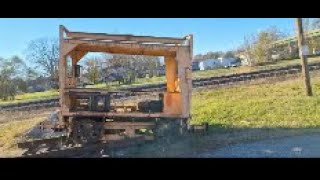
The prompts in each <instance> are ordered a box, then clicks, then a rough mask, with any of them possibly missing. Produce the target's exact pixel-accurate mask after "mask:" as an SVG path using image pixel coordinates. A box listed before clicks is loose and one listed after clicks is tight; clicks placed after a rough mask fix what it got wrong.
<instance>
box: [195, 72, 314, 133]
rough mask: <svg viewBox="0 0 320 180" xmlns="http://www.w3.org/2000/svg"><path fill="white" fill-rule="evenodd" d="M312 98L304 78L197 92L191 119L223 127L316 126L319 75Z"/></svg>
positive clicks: (197, 122)
mask: <svg viewBox="0 0 320 180" xmlns="http://www.w3.org/2000/svg"><path fill="white" fill-rule="evenodd" d="M312 84H313V91H314V96H313V97H307V96H306V95H305V92H304V89H303V88H304V84H303V81H302V80H301V79H295V80H288V81H284V82H278V83H276V84H261V85H251V86H241V87H234V88H228V89H220V90H208V91H202V92H194V94H193V97H192V117H193V119H192V121H193V123H194V124H199V123H204V122H207V123H209V124H210V125H213V126H217V127H224V128H315V127H319V125H320V109H318V108H319V107H320V77H319V74H317V75H313V76H312Z"/></svg>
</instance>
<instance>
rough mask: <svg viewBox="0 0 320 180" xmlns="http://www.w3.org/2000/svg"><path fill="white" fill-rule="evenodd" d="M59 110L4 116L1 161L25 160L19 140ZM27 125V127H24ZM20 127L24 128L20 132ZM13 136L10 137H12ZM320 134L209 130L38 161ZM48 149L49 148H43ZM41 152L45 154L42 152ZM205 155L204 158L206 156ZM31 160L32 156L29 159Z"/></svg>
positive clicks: (206, 148) (146, 154) (176, 151)
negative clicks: (5, 159) (18, 158)
mask: <svg viewBox="0 0 320 180" xmlns="http://www.w3.org/2000/svg"><path fill="white" fill-rule="evenodd" d="M54 110H55V108H44V109H39V110H32V111H18V112H10V113H9V112H1V114H0V132H2V134H1V133H0V157H21V156H24V153H25V152H26V149H21V148H18V147H17V145H16V142H17V140H19V139H21V138H22V137H23V135H24V134H25V133H26V132H28V131H29V130H30V129H32V128H33V127H34V126H36V125H37V123H38V122H41V121H44V120H45V119H46V118H47V117H48V116H49V114H50V113H52V112H53V111H54ZM23 123H24V124H23ZM20 126H23V127H21V128H20ZM8 132H10V133H8ZM310 134H320V129H254V128H246V129H234V128H221V127H209V131H208V132H206V133H187V134H186V135H184V136H180V137H179V136H170V135H168V136H164V137H162V138H158V139H157V140H155V141H152V142H139V143H129V144H128V143H127V144H126V143H123V145H120V146H118V145H114V144H102V145H90V146H83V147H72V148H70V147H67V146H63V147H62V150H59V151H57V150H55V151H52V152H49V153H45V154H41V155H37V156H35V157H74V158H78V157H89V158H90V157H94V158H96V157H100V158H101V157H102V158H103V157H107V158H109V157H115V158H117V157H129V158H135V157H139V158H165V157H170V158H198V157H212V156H210V155H207V156H205V154H206V153H208V152H215V151H217V150H219V149H221V148H223V147H230V146H232V145H236V144H239V143H248V142H258V141H260V140H277V139H281V138H285V137H292V136H300V135H310ZM42 149H45V148H42ZM39 151H42V150H41V149H40V150H39ZM202 155H203V156H202ZM27 157H28V156H27Z"/></svg>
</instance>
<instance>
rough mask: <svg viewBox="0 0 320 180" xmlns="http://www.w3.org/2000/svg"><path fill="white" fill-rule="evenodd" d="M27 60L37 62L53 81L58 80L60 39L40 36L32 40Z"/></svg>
mask: <svg viewBox="0 0 320 180" xmlns="http://www.w3.org/2000/svg"><path fill="white" fill-rule="evenodd" d="M27 60H28V61H30V62H33V63H36V64H37V65H38V67H40V68H41V70H43V72H44V74H45V75H46V76H48V77H50V78H51V81H53V82H55V81H57V78H56V77H57V72H58V62H59V42H58V39H57V38H53V39H50V38H40V39H36V40H33V41H31V42H30V44H29V45H28V48H27ZM53 82H52V83H53Z"/></svg>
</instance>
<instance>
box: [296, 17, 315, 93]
mask: <svg viewBox="0 0 320 180" xmlns="http://www.w3.org/2000/svg"><path fill="white" fill-rule="evenodd" d="M296 27H297V31H298V47H299V55H300V58H301V63H302V64H301V66H302V77H303V79H304V82H305V89H306V95H307V96H312V88H311V83H310V75H309V67H308V59H307V52H308V47H307V46H306V45H305V38H304V34H303V27H302V18H296Z"/></svg>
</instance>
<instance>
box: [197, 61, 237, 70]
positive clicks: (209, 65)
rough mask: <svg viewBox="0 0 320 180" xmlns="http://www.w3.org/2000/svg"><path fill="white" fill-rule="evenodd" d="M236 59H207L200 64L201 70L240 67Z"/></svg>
mask: <svg viewBox="0 0 320 180" xmlns="http://www.w3.org/2000/svg"><path fill="white" fill-rule="evenodd" d="M238 65H240V64H237V60H236V59H235V58H218V59H207V60H204V61H201V62H200V63H199V67H200V70H201V71H203V70H208V69H215V68H221V67H230V66H238Z"/></svg>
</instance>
